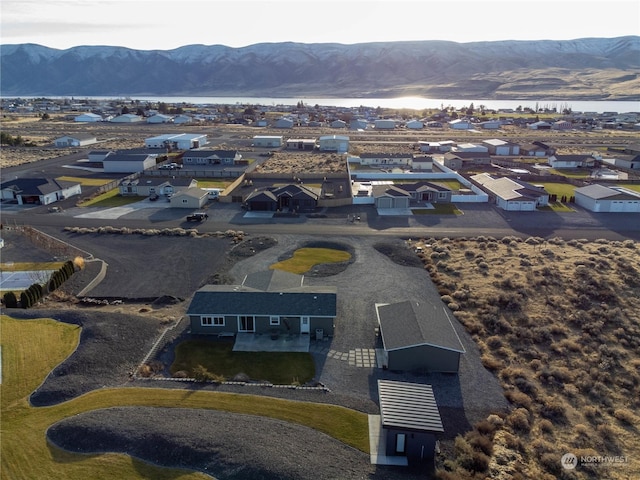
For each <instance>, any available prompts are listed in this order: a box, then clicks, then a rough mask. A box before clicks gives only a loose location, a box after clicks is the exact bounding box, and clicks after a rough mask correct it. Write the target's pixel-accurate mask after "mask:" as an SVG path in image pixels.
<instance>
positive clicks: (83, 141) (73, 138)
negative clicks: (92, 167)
mask: <svg viewBox="0 0 640 480" xmlns="http://www.w3.org/2000/svg"><path fill="white" fill-rule="evenodd" d="M97 141H98V139H97V138H96V136H95V135H91V134H89V133H76V134H74V135H65V136H64V137H60V138H56V139H55V141H54V144H55V146H56V147H84V146H85V145H92V144H94V143H97Z"/></svg>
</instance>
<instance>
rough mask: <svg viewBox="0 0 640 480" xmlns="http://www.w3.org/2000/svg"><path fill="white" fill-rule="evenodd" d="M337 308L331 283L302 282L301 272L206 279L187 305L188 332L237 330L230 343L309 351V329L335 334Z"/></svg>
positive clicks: (322, 334) (250, 347)
mask: <svg viewBox="0 0 640 480" xmlns="http://www.w3.org/2000/svg"><path fill="white" fill-rule="evenodd" d="M336 314H337V292H336V288H335V287H329V286H314V287H311V286H306V285H304V277H303V276H301V275H294V274H291V273H287V272H282V271H279V270H271V271H268V272H257V273H254V274H251V275H248V276H247V277H246V278H245V279H243V282H242V283H241V284H240V285H206V286H204V287H202V288H201V289H200V290H198V291H197V292H196V293H195V295H194V296H193V299H192V301H191V304H190V305H189V308H188V310H187V315H188V316H189V319H190V322H191V332H192V333H195V334H205V335H206V334H208V335H218V336H235V337H236V343H235V346H234V349H236V350H247V351H273V350H278V351H308V350H309V340H310V337H311V335H314V336H315V337H316V338H318V339H322V338H325V337H326V336H332V335H333V331H334V320H335V317H336Z"/></svg>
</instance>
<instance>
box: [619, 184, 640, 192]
mask: <svg viewBox="0 0 640 480" xmlns="http://www.w3.org/2000/svg"><path fill="white" fill-rule="evenodd" d="M616 186H617V187H624V188H628V189H629V190H633V191H634V192H638V193H640V185H638V184H634V183H616Z"/></svg>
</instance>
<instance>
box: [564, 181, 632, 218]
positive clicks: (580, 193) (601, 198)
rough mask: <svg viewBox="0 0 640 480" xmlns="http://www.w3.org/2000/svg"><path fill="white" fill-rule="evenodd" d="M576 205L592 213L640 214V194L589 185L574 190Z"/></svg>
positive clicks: (617, 188)
mask: <svg viewBox="0 0 640 480" xmlns="http://www.w3.org/2000/svg"><path fill="white" fill-rule="evenodd" d="M574 196H575V199H576V204H577V205H580V206H581V207H582V208H586V209H587V210H590V211H592V212H627V213H631V212H636V213H637V212H640V193H638V192H635V191H633V190H630V189H628V188H624V187H618V186H605V185H598V184H593V185H587V186H586V187H580V188H576V189H575V190H574Z"/></svg>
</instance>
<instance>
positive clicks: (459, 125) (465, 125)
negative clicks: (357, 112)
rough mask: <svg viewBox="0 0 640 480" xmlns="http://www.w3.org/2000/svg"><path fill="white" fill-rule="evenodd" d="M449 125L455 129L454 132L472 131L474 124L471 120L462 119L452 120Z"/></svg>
mask: <svg viewBox="0 0 640 480" xmlns="http://www.w3.org/2000/svg"><path fill="white" fill-rule="evenodd" d="M448 124H449V128H453V129H454V130H471V129H472V128H473V124H472V123H471V122H470V121H469V120H462V119H460V118H456V119H455V120H451V121H450V122H448Z"/></svg>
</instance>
